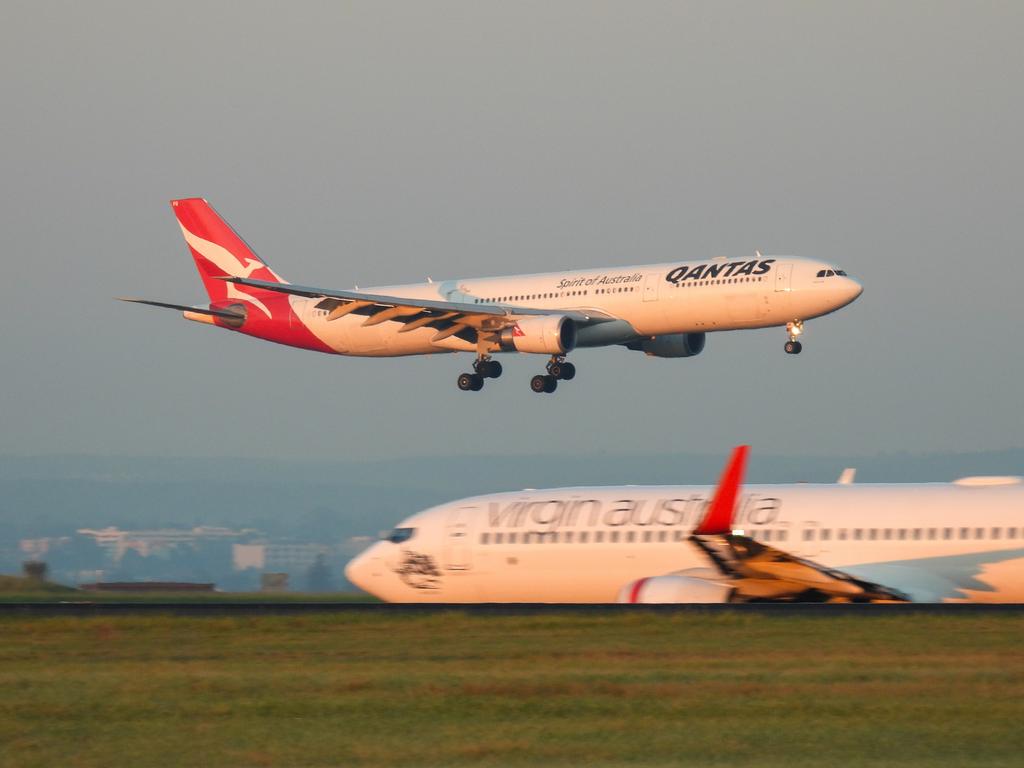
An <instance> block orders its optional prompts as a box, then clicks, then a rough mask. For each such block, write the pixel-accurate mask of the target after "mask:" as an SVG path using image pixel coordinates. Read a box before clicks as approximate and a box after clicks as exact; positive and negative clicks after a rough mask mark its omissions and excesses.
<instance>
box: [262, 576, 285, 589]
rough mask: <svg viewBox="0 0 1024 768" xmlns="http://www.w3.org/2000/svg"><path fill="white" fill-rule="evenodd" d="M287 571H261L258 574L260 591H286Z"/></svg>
mask: <svg viewBox="0 0 1024 768" xmlns="http://www.w3.org/2000/svg"><path fill="white" fill-rule="evenodd" d="M287 591H288V574H287V573H263V574H260V592H287Z"/></svg>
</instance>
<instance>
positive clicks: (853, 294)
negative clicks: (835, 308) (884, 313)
mask: <svg viewBox="0 0 1024 768" xmlns="http://www.w3.org/2000/svg"><path fill="white" fill-rule="evenodd" d="M842 293H843V303H845V304H849V303H850V302H851V301H853V300H854V299H856V298H857V297H858V296H860V295H861V294H862V293H864V286H863V285H861V284H860V283H859V282H857V281H856V280H854V279H853V278H852V277H844V278H843V285H842Z"/></svg>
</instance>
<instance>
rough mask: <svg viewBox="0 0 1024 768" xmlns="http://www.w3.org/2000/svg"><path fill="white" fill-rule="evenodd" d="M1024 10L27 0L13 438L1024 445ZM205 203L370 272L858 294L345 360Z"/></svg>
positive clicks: (359, 445) (170, 444) (9, 357)
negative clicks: (694, 277)
mask: <svg viewBox="0 0 1024 768" xmlns="http://www.w3.org/2000/svg"><path fill="white" fill-rule="evenodd" d="M1022 33H1024V5H1022V4H1020V3H1012V2H1006V3H993V2H979V3H971V4H964V3H944V2H901V3H890V2H859V3H842V4H841V3H810V2H797V3H787V2H774V3H755V2H741V3H730V2H707V3H702V2H693V3H684V2H678V3H660V2H644V3H603V2H592V1H589V0H588V1H587V2H557V3H551V2H518V3H497V2H479V1H476V0H474V1H472V2H431V3H418V2H378V1H374V2H365V3H340V2H325V3H291V4H280V3H259V2H250V3H216V2H202V3H191V2H180V3H173V4H166V3H163V4H155V3H153V4H145V3H127V2H125V3H110V2H98V1H97V2H90V3H70V2H68V3H61V2H52V3H37V2H17V1H14V2H7V3H5V6H4V23H3V24H2V25H0V98H2V101H3V109H2V111H0V138H2V141H0V231H2V233H3V239H4V246H3V249H2V251H0V264H2V266H3V278H2V279H0V299H2V300H0V361H2V362H0V371H2V381H3V383H2V385H0V454H4V455H43V456H45V455H50V454H99V455H109V456H132V455H141V456H235V457H243V458H245V457H261V458H282V459H289V460H293V459H299V460H301V459H304V458H316V459H321V460H323V459H327V460H331V459H338V460H342V459H360V458H371V459H374V458H380V459H387V458H395V457H415V456H426V455H442V456H453V457H458V456H460V455H496V456H501V455H512V454H552V455H557V454H572V455H581V454H582V455H586V454H595V453H603V454H607V453H624V454H631V453H632V454H650V453H659V452H681V453H720V454H724V453H725V452H726V451H727V450H728V448H729V446H731V445H734V444H736V443H740V442H749V443H751V444H753V445H754V447H755V451H760V452H762V453H766V454H779V455H785V454H795V455H856V454H863V455H871V454H877V453H882V452H894V451H909V452H919V451H979V450H997V449H1006V448H1013V447H1020V446H1022V445H1024V411H1022V408H1021V395H1020V392H1021V382H1022V381H1024V354H1022V349H1021V347H1022V345H1021V334H1020V327H1021V315H1022V313H1021V300H1020V288H1021V285H1022V281H1024V262H1022V260H1021V258H1020V251H1021V241H1022V237H1021V226H1020V222H1021V218H1022V216H1021V203H1022V199H1024V189H1022V186H1024V160H1022V152H1021V137H1022V136H1024V100H1022V99H1021V98H1020V94H1021V92H1022V86H1024V48H1022V47H1021V46H1020V38H1021V35H1022ZM185 196H202V197H206V198H207V199H208V200H210V202H211V203H213V204H214V205H215V206H216V207H217V209H218V210H219V211H220V213H221V214H222V215H224V216H225V218H227V220H228V221H230V222H231V224H232V225H233V226H234V227H235V228H236V229H237V230H238V231H239V232H240V233H241V234H242V235H243V237H245V238H246V240H247V241H248V242H249V243H250V244H251V245H252V246H253V247H254V248H255V250H256V251H257V252H258V253H259V254H260V255H261V256H262V257H263V258H265V259H266V260H267V261H268V262H269V263H270V264H271V265H272V266H273V268H274V269H275V271H277V272H278V273H279V274H281V275H283V276H284V277H285V278H287V279H289V280H292V281H295V282H300V283H303V284H307V285H323V286H325V287H334V288H347V287H351V286H352V285H354V284H358V285H359V286H361V287H368V286H372V285H382V284H394V283H402V282H419V281H422V280H423V279H425V278H426V277H427V276H428V275H429V276H432V277H433V278H434V279H444V278H458V277H473V276H485V275H502V274H515V273H523V272H538V271H555V270H563V269H566V270H567V269H577V268H586V267H606V266H612V265H627V264H636V263H641V264H642V263H650V262H663V261H666V262H667V261H676V260H683V259H704V258H708V257H711V256H715V255H727V256H730V257H740V256H745V255H749V254H752V253H753V252H754V250H755V249H759V250H760V251H762V252H764V253H766V254H797V255H801V256H807V257H813V258H821V259H824V260H828V261H831V262H834V263H836V264H838V265H840V266H841V267H843V268H844V269H846V270H847V271H848V272H849V273H850V274H851V275H852V276H855V277H857V278H858V279H859V280H860V281H861V282H862V283H863V284H864V287H865V291H864V294H863V296H862V297H861V298H860V299H859V300H858V301H857V302H855V303H854V304H853V305H851V306H850V307H848V308H846V309H844V310H842V311H840V312H838V313H836V314H833V315H830V316H828V317H825V318H821V319H818V320H812V321H809V322H808V323H807V325H806V329H805V335H804V352H803V354H801V355H800V356H798V357H797V356H789V355H785V354H784V353H783V350H782V346H783V343H784V341H785V332H784V330H783V329H779V328H776V329H765V330H758V331H745V332H734V333H719V334H713V335H711V336H709V339H708V343H707V348H706V350H705V352H704V353H703V354H702V355H700V356H698V357H695V358H690V359H681V360H660V359H651V358H647V357H645V356H644V355H642V354H640V353H637V352H630V351H628V350H625V349H622V348H613V349H605V350H580V351H578V352H577V353H574V354H573V355H572V356H571V359H572V361H573V362H574V363H575V364H576V366H577V370H578V374H577V377H576V379H575V380H574V381H573V382H571V383H565V384H563V385H562V386H561V387H560V388H559V390H558V392H557V393H556V394H555V395H551V396H537V395H534V394H533V393H532V392H530V390H529V387H528V381H529V378H530V376H532V375H533V374H534V373H537V372H540V370H541V367H542V364H543V359H542V358H541V357H533V356H526V355H523V356H519V357H518V358H516V359H506V360H504V362H505V375H504V377H503V378H502V379H500V380H498V381H491V382H488V384H487V386H486V387H485V389H484V391H482V392H480V393H463V392H460V391H458V390H457V389H456V386H455V379H456V376H457V375H458V374H459V373H460V372H462V371H464V370H467V368H468V364H469V362H470V357H469V356H468V355H436V356H430V357H422V358H406V359H394V360H378V359H358V358H344V357H337V356H327V355H319V354H316V353H312V352H303V351H299V350H294V349H288V348H284V347H278V346H274V345H270V344H266V343H263V342H258V341H255V340H252V339H249V338H245V337H241V336H239V335H236V334H232V333H229V332H225V331H219V330H217V329H213V328H209V327H206V326H202V325H198V324H194V323H188V322H186V321H184V320H182V319H181V318H180V316H178V315H176V314H175V313H173V312H170V311H164V310H156V309H150V308H145V307H140V306H133V305H126V304H122V303H119V302H116V301H114V300H113V297H114V296H119V295H130V296H144V297H148V298H154V299H162V300H167V301H173V302H183V303H193V302H201V301H204V300H205V296H204V294H203V292H202V287H201V284H200V282H199V280H198V277H197V275H196V273H195V269H194V266H193V264H192V261H191V259H190V258H189V255H188V252H187V250H186V248H185V245H184V242H183V241H182V240H181V236H180V232H179V230H178V227H177V226H176V223H175V221H174V218H173V216H172V214H171V212H170V208H169V206H168V200H170V199H172V198H176V197H185Z"/></svg>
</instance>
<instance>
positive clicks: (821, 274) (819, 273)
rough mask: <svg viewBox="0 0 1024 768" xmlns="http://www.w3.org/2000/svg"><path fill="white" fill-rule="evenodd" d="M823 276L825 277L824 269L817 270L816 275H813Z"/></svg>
mask: <svg viewBox="0 0 1024 768" xmlns="http://www.w3.org/2000/svg"><path fill="white" fill-rule="evenodd" d="M824 276H825V270H824V269H819V270H818V274H817V275H815V277H824Z"/></svg>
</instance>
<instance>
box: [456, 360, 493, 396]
mask: <svg viewBox="0 0 1024 768" xmlns="http://www.w3.org/2000/svg"><path fill="white" fill-rule="evenodd" d="M473 371H474V372H473V373H462V374H459V378H458V382H457V383H458V385H459V389H461V390H462V391H463V392H479V391H480V390H481V389H483V388H484V379H496V378H498V377H499V376H501V363H499V362H498V361H497V360H491V358H490V357H489V356H481V357H478V358H477V359H476V361H475V362H474V363H473Z"/></svg>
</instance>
